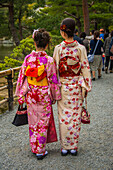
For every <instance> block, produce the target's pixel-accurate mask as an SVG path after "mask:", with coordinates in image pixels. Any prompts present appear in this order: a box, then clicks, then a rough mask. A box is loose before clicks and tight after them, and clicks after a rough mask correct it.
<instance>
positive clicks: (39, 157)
mask: <svg viewBox="0 0 113 170" xmlns="http://www.w3.org/2000/svg"><path fill="white" fill-rule="evenodd" d="M47 155H48V152H47V151H45V152H44V153H41V154H36V157H37V159H38V160H42V159H43V158H45V156H47Z"/></svg>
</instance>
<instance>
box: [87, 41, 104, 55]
mask: <svg viewBox="0 0 113 170" xmlns="http://www.w3.org/2000/svg"><path fill="white" fill-rule="evenodd" d="M96 43H97V41H95V40H91V41H90V48H91V50H90V54H93V51H94V49H95V45H96ZM102 47H103V42H102V41H101V40H99V43H98V46H97V48H96V51H95V54H94V55H102V51H101V48H102Z"/></svg>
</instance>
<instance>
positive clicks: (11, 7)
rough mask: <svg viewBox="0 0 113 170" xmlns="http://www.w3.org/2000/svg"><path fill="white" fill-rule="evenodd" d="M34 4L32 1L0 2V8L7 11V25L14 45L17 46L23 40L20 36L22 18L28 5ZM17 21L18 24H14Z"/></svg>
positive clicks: (7, 0)
mask: <svg viewBox="0 0 113 170" xmlns="http://www.w3.org/2000/svg"><path fill="white" fill-rule="evenodd" d="M32 2H34V1H33V0H26V1H23V0H19V1H18V0H1V1H0V8H5V10H6V9H8V15H7V16H8V25H7V27H9V30H10V32H11V34H12V37H13V40H14V42H15V44H16V45H19V43H20V40H21V39H22V38H23V34H22V24H21V23H22V17H23V15H24V12H25V11H26V9H27V6H28V4H31V3H32ZM17 20H18V22H16V21H17Z"/></svg>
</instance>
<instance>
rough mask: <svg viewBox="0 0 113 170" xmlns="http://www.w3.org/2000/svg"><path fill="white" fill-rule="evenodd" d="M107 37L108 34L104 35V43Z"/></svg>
mask: <svg viewBox="0 0 113 170" xmlns="http://www.w3.org/2000/svg"><path fill="white" fill-rule="evenodd" d="M107 37H109V34H108V33H105V34H104V41H105V40H106V38H107Z"/></svg>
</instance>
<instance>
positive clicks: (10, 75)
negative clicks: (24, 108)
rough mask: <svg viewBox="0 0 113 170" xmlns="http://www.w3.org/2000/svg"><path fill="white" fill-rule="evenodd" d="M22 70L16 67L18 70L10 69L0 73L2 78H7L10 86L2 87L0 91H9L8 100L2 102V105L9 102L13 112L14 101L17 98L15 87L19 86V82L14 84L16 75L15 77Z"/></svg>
mask: <svg viewBox="0 0 113 170" xmlns="http://www.w3.org/2000/svg"><path fill="white" fill-rule="evenodd" d="M20 68H21V67H16V68H10V69H8V70H3V71H0V78H2V77H5V78H6V79H7V83H8V85H5V86H3V87H0V91H2V90H4V89H8V98H5V99H3V100H1V101H0V105H2V104H4V103H6V102H8V109H9V111H10V110H13V101H14V98H15V97H16V96H15V95H14V94H13V87H14V86H15V85H16V84H17V82H13V80H14V75H15V72H18V71H19V70H20Z"/></svg>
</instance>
